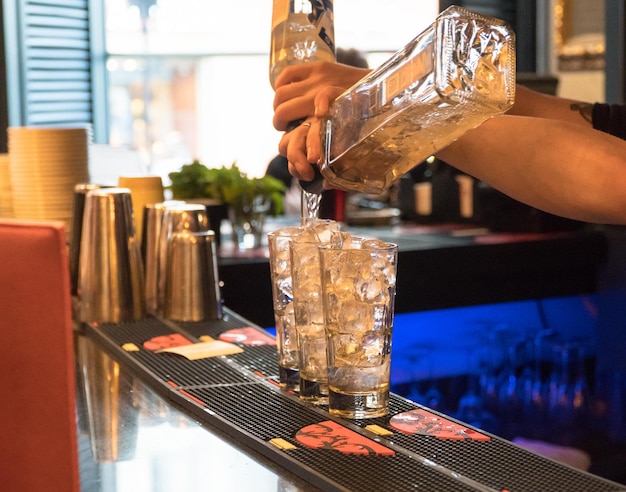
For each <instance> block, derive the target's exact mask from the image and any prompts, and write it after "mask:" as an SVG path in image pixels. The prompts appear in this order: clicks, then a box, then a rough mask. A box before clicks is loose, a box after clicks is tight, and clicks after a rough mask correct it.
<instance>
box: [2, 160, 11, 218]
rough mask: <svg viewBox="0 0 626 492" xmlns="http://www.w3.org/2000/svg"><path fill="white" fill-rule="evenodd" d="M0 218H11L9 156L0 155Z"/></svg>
mask: <svg viewBox="0 0 626 492" xmlns="http://www.w3.org/2000/svg"><path fill="white" fill-rule="evenodd" d="M0 217H2V218H11V217H13V193H12V191H11V172H10V170H9V154H0Z"/></svg>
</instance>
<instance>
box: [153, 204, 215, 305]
mask: <svg viewBox="0 0 626 492" xmlns="http://www.w3.org/2000/svg"><path fill="white" fill-rule="evenodd" d="M209 227H210V225H209V219H208V216H207V212H206V207H205V206H204V205H200V204H191V203H185V204H182V205H174V206H172V207H166V209H165V211H164V213H163V223H162V224H161V231H160V233H159V244H158V260H157V261H158V265H157V279H156V280H157V303H156V313H157V314H158V315H160V316H163V315H164V306H165V289H166V285H167V277H168V274H169V273H170V272H171V269H170V268H169V262H168V260H169V250H170V244H171V240H172V237H173V236H174V234H178V233H182V232H187V233H195V232H207V231H209V230H210V229H209Z"/></svg>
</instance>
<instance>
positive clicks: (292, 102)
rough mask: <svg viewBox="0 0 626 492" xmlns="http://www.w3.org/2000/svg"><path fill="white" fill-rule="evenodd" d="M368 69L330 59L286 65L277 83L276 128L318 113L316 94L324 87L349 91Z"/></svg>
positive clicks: (280, 128) (281, 128)
mask: <svg viewBox="0 0 626 492" xmlns="http://www.w3.org/2000/svg"><path fill="white" fill-rule="evenodd" d="M369 72H370V69H368V68H356V67H352V66H350V65H342V64H340V63H329V62H312V63H301V64H298V65H291V66H289V67H287V68H285V69H284V70H283V71H282V73H281V74H280V75H279V76H278V78H277V79H276V83H275V88H276V92H275V94H274V120H273V123H274V128H276V129H277V130H279V131H285V130H287V127H288V125H289V123H290V122H291V121H296V120H301V119H303V118H306V117H308V116H311V115H313V114H316V113H318V114H319V111H316V110H315V97H316V96H317V94H318V93H319V91H320V90H321V89H322V88H325V87H341V88H343V90H346V89H348V88H349V87H352V86H353V85H354V84H355V82H357V81H358V80H360V79H361V78H363V77H364V76H365V75H367V74H368V73H369ZM343 90H342V92H343Z"/></svg>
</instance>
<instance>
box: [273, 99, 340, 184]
mask: <svg viewBox="0 0 626 492" xmlns="http://www.w3.org/2000/svg"><path fill="white" fill-rule="evenodd" d="M344 90H345V89H344V88H342V87H325V88H323V89H321V90H320V91H319V92H318V93H317V96H316V97H315V98H314V100H313V103H314V108H315V112H314V114H313V116H310V117H308V118H307V119H306V120H305V121H304V122H303V123H302V124H300V125H299V126H298V127H296V128H294V129H293V130H291V131H287V132H285V133H284V134H283V136H282V138H281V139H280V143H279V144H278V152H279V153H280V154H281V155H283V156H285V157H286V158H287V161H288V162H289V172H290V173H291V175H292V176H293V177H295V178H296V179H300V180H303V181H311V180H312V179H313V177H314V176H315V174H314V171H313V167H312V166H315V165H318V164H319V162H320V157H321V150H322V149H321V143H322V142H321V138H320V135H321V131H322V126H321V125H322V118H323V117H324V115H326V114H327V113H328V111H329V109H330V105H331V104H332V101H334V100H335V98H336V97H337V96H338V95H339V94H341V93H342V92H344ZM324 187H325V188H328V187H329V186H328V184H327V183H326V182H324Z"/></svg>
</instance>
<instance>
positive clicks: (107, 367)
mask: <svg viewBox="0 0 626 492" xmlns="http://www.w3.org/2000/svg"><path fill="white" fill-rule="evenodd" d="M204 337H210V338H211V339H214V340H231V341H232V343H234V344H236V345H238V346H239V347H240V348H241V350H240V351H239V352H238V353H234V354H232V355H223V356H218V357H210V358H200V359H196V360H190V359H188V358H185V357H182V356H180V355H176V354H172V353H163V352H159V350H158V349H159V348H164V347H169V346H173V345H176V343H175V342H177V341H180V340H181V339H184V340H185V341H188V342H192V343H193V342H197V341H203V340H205V338H204ZM273 342H274V341H273V338H272V337H270V336H268V335H267V334H266V333H265V331H263V330H261V329H260V328H258V327H256V326H253V325H250V323H249V322H248V320H246V319H244V318H242V317H240V316H238V315H237V314H235V313H233V312H232V311H230V310H228V309H226V311H225V315H224V317H223V319H220V320H212V321H208V322H197V323H173V322H170V321H165V320H160V319H157V318H148V319H143V320H137V321H135V322H125V323H120V324H113V323H109V324H100V325H97V324H89V325H86V326H84V327H83V331H82V332H80V333H79V334H77V337H76V347H77V359H76V360H77V368H78V374H79V378H78V399H77V400H78V416H79V419H78V425H79V436H80V437H79V442H80V457H81V459H80V469H81V482H82V488H83V490H89V491H100V490H101V491H107V492H108V491H113V492H117V491H125V490H132V491H133V492H137V491H143V490H145V491H155V490H185V491H195V490H220V491H231V490H232V491H237V492H239V491H247V490H251V491H252V490H254V491H255V492H256V491H266V490H267V491H272V492H273V491H315V490H325V491H358V492H367V491H370V490H371V491H372V492H379V491H381V490H394V491H396V490H397V491H404V490H424V491H429V492H430V491H445V492H449V491H467V492H469V491H485V492H486V491H489V492H494V491H504V490H511V491H519V492H524V491H528V492H531V491H532V492H534V491H536V490H550V491H553V492H558V491H563V492H576V491H581V492H583V491H584V492H595V491H597V492H603V491H607V492H609V491H624V490H626V486H624V485H620V484H617V483H614V482H611V481H608V480H606V479H603V478H600V477H597V476H594V475H591V474H589V473H587V472H584V471H581V470H578V469H575V468H572V467H571V466H569V465H565V464H563V463H559V462H556V461H553V460H551V459H548V458H545V457H542V456H539V455H537V454H534V453H532V452H530V451H527V450H524V449H522V448H520V447H518V446H516V445H514V444H512V443H510V442H508V441H506V440H504V439H501V438H499V437H497V436H495V435H492V434H489V433H487V432H484V431H482V430H479V429H476V428H473V427H471V426H470V425H467V424H465V423H463V422H460V421H458V420H455V419H454V418H452V417H449V416H446V415H443V414H440V413H437V412H435V411H433V410H430V409H428V408H426V407H423V406H420V405H417V404H415V403H413V402H411V401H409V400H406V399H404V398H401V397H399V396H397V395H395V394H392V395H391V402H390V413H389V415H388V416H385V417H378V418H374V419H368V420H362V421H359V420H349V419H340V418H337V417H333V416H331V415H330V414H329V413H328V411H327V408H326V407H325V406H312V405H307V404H305V403H303V402H301V401H300V399H299V398H298V397H297V395H295V394H292V393H289V392H285V391H283V390H281V389H280V388H279V387H278V384H277V381H278V375H277V373H278V366H277V363H276V347H275V346H274V345H273Z"/></svg>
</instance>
